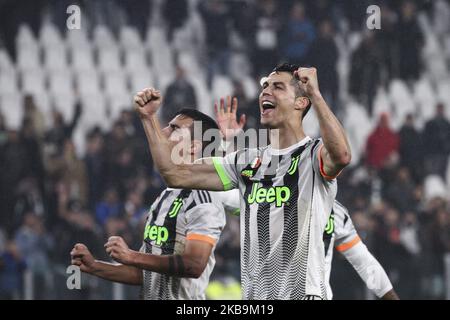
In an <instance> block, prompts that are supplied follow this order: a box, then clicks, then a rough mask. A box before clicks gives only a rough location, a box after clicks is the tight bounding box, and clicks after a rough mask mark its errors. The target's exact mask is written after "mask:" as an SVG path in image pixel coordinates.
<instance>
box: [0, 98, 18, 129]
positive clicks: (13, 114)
mask: <svg viewBox="0 0 450 320" xmlns="http://www.w3.org/2000/svg"><path fill="white" fill-rule="evenodd" d="M0 109H1V111H2V114H3V116H4V117H5V122H6V127H7V128H10V129H13V130H18V129H20V126H21V123H22V116H23V107H22V95H21V94H19V93H15V94H1V95H0Z"/></svg>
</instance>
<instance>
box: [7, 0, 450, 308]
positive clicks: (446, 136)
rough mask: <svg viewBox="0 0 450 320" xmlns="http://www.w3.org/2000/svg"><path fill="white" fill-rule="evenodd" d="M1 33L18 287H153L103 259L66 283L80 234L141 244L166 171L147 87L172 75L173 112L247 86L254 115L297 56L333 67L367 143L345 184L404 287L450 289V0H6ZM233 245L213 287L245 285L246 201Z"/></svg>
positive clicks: (437, 293) (347, 282)
mask: <svg viewBox="0 0 450 320" xmlns="http://www.w3.org/2000/svg"><path fill="white" fill-rule="evenodd" d="M74 3H77V4H78V5H79V6H80V8H81V19H82V20H81V29H80V30H68V29H67V28H66V19H67V18H68V16H69V15H68V14H67V13H66V8H67V7H68V6H69V5H71V4H74ZM371 4H378V5H379V6H380V7H381V12H382V16H381V27H382V29H381V30H368V29H367V27H366V19H367V17H368V15H367V14H366V8H367V7H368V6H369V5H371ZM0 43H1V45H0V169H1V170H0V212H1V214H0V298H2V299H20V298H27V297H28V298H30V297H33V298H35V299H49V298H52V299H69V298H80V299H95V298H97V299H108V298H114V297H115V298H117V297H122V298H137V296H138V295H137V292H138V290H137V289H134V288H129V287H120V288H121V290H122V291H121V294H120V295H119V296H118V295H117V292H116V291H115V290H117V287H113V286H112V285H111V284H110V283H106V282H104V281H101V280H98V279H94V278H90V277H88V276H86V277H84V276H83V282H82V287H83V290H72V291H69V290H67V288H66V278H67V274H66V268H67V266H68V265H69V263H70V259H69V252H70V249H71V248H72V246H73V244H74V243H76V242H83V243H85V244H86V245H87V246H88V247H89V248H90V249H91V250H92V252H93V253H94V255H95V256H96V257H97V258H102V259H108V257H107V256H106V255H105V251H104V249H103V244H104V242H105V241H106V239H107V238H108V237H109V236H111V235H120V236H122V237H124V239H125V240H126V241H127V243H128V244H129V245H130V246H131V247H132V248H135V249H138V248H139V247H140V244H141V241H142V228H143V223H144V222H145V216H146V213H147V209H148V208H149V206H150V204H151V203H152V201H153V200H154V199H155V198H156V196H157V195H158V194H159V192H160V191H161V190H162V189H163V188H164V185H163V182H162V180H161V178H160V177H159V175H158V173H157V172H155V171H154V170H153V166H152V162H151V157H150V154H149V151H148V147H147V143H146V140H145V134H144V132H143V129H142V128H141V124H140V122H139V121H138V119H136V116H135V114H134V112H133V110H132V106H131V99H132V96H133V94H134V93H135V92H136V91H137V90H140V89H142V88H144V87H147V86H149V85H152V86H155V87H157V88H161V89H162V90H163V92H164V93H165V105H164V107H163V109H162V110H163V111H162V113H161V117H162V118H163V119H165V120H168V119H170V117H171V114H173V113H174V112H175V111H176V110H177V109H178V108H180V107H189V106H191V107H193V106H196V107H198V108H199V109H200V110H201V111H204V112H206V113H208V114H212V113H213V110H212V106H213V101H214V100H215V99H218V98H219V97H221V96H225V95H228V94H230V95H234V96H237V97H238V98H239V108H240V113H245V114H247V119H248V120H247V127H249V128H254V127H258V123H259V114H258V113H259V111H258V108H256V106H257V102H256V101H257V100H256V99H257V94H258V82H259V78H260V77H261V76H262V75H266V74H267V73H268V72H270V70H271V69H272V68H273V67H274V66H275V65H276V64H277V63H278V62H280V61H290V62H295V63H299V64H303V65H312V66H315V67H317V68H318V70H319V81H320V84H321V90H322V91H323V92H324V94H325V95H326V97H327V100H328V102H329V104H330V105H331V106H332V107H333V109H334V111H335V112H336V113H337V115H338V117H339V118H340V119H341V121H342V122H343V124H344V126H345V128H346V130H347V133H348V135H349V137H350V140H351V145H352V152H353V154H354V157H353V159H354V160H353V163H352V165H351V167H350V168H348V169H346V170H345V171H344V172H343V173H342V174H341V176H340V177H339V179H338V182H339V192H338V200H339V201H341V202H342V203H343V204H344V205H345V206H347V207H348V208H349V210H350V213H351V216H352V219H353V220H354V223H355V225H356V228H357V229H358V231H359V233H360V235H361V237H362V239H363V241H365V242H366V244H367V245H368V247H369V249H370V250H371V251H372V252H373V253H374V255H375V256H376V257H377V258H378V259H379V261H380V262H381V264H382V265H383V266H384V267H385V269H386V271H387V272H388V275H389V276H390V278H391V280H392V282H393V285H394V287H395V288H396V290H397V292H398V293H399V295H400V297H401V298H403V299H444V298H447V299H449V298H450V295H449V293H448V292H449V291H450V271H449V269H450V261H449V260H450V256H449V255H450V203H449V201H450V166H449V165H448V162H449V155H450V122H449V115H450V112H449V109H450V72H449V66H450V1H445V0H437V1H425V0H423V1H375V0H371V1H365V0H339V1H331V0H315V1H313V0H304V1H288V0H283V1H275V0H263V1H256V0H254V1H252V0H229V1H220V0H209V1H197V0H191V1H187V0H170V1H161V0H159V1H158V0H153V1H150V0H127V1H118V0H105V1H66V0H57V1H45V0H34V1H10V0H0ZM313 117H314V114H313V113H312V115H310V116H308V117H307V118H306V119H305V121H306V125H305V128H306V130H307V133H308V134H310V135H312V136H317V135H318V125H317V123H315V119H314V118H313ZM216 258H217V264H216V267H215V270H214V273H213V276H212V283H211V286H210V288H209V289H208V296H209V298H224V297H225V298H239V290H236V288H238V287H239V277H240V275H239V274H240V267H239V220H238V218H236V217H231V216H230V217H228V221H227V227H226V230H225V231H224V233H223V234H222V237H221V241H220V242H219V244H218V247H217V250H216ZM446 259H447V263H446V262H445V261H446ZM446 266H447V274H446ZM333 268H334V269H333V272H332V287H333V289H334V295H335V298H336V299H339V298H348V299H365V298H368V297H370V295H368V292H367V290H366V289H365V287H364V285H363V283H362V282H361V281H360V280H359V279H358V276H357V274H356V272H354V271H353V270H351V268H350V266H349V265H348V264H347V263H346V262H344V260H343V259H342V258H341V257H340V256H339V255H336V258H335V262H334V267H333ZM24 288H25V289H24Z"/></svg>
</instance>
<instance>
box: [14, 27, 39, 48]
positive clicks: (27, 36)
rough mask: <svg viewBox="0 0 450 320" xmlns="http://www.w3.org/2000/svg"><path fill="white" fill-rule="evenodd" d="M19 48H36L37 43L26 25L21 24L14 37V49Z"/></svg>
mask: <svg viewBox="0 0 450 320" xmlns="http://www.w3.org/2000/svg"><path fill="white" fill-rule="evenodd" d="M21 47H35V48H37V47H38V43H37V41H36V39H35V37H34V35H33V32H32V31H31V29H30V27H29V26H28V25H27V24H21V25H20V26H19V31H18V32H17V36H16V48H17V49H19V48H21Z"/></svg>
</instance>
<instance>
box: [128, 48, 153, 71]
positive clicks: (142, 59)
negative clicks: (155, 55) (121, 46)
mask: <svg viewBox="0 0 450 320" xmlns="http://www.w3.org/2000/svg"><path fill="white" fill-rule="evenodd" d="M124 61H125V63H124V66H123V68H124V69H125V70H126V71H127V72H130V73H136V74H137V73H140V72H142V70H143V69H144V68H147V66H148V63H147V57H146V53H145V51H144V50H142V49H140V50H126V51H125V52H124Z"/></svg>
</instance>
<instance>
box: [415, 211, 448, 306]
mask: <svg viewBox="0 0 450 320" xmlns="http://www.w3.org/2000/svg"><path fill="white" fill-rule="evenodd" d="M424 236H425V237H424V247H425V248H424V249H425V250H424V254H425V256H424V257H423V259H422V260H423V261H424V262H425V276H426V278H425V281H426V285H425V286H424V289H425V292H426V294H427V298H429V299H445V285H444V284H445V282H444V275H445V266H444V256H445V254H446V253H449V252H450V213H449V212H448V211H447V210H445V209H444V208H441V209H438V210H436V211H435V213H434V215H433V220H432V221H431V222H430V223H429V224H428V225H427V226H426V227H425V234H424ZM424 283H425V282H424Z"/></svg>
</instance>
